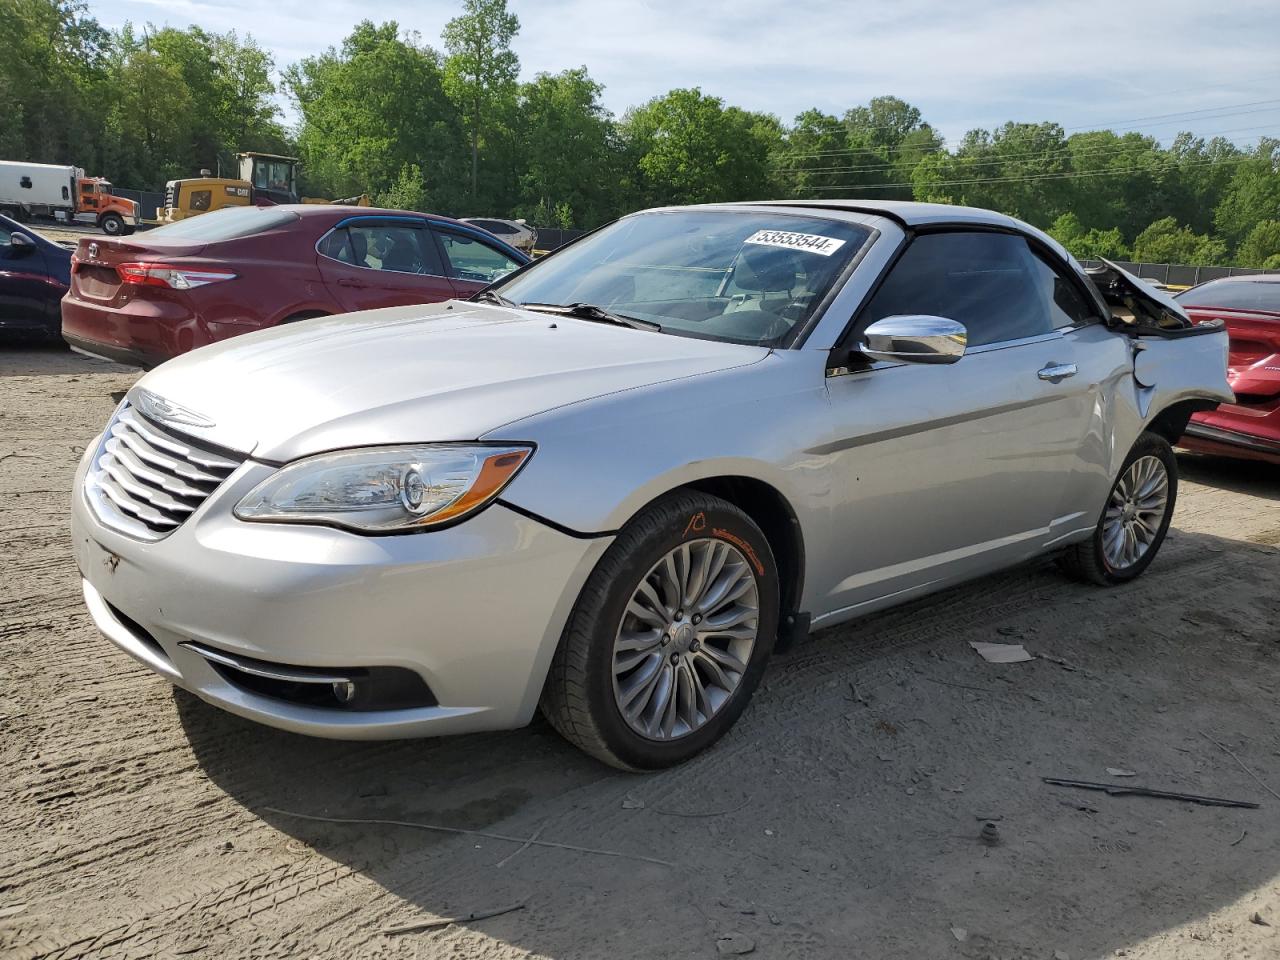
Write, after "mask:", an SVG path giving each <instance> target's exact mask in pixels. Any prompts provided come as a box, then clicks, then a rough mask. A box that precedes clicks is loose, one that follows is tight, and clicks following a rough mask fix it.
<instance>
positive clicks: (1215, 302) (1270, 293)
mask: <svg viewBox="0 0 1280 960" xmlns="http://www.w3.org/2000/svg"><path fill="white" fill-rule="evenodd" d="M1177 301H1178V303H1180V304H1182V306H1183V307H1218V308H1219V309H1222V310H1266V311H1269V312H1271V313H1280V280H1211V281H1210V282H1209V283H1202V284H1200V286H1198V287H1192V288H1191V289H1190V290H1187V291H1184V292H1183V293H1180V294H1178V296H1177Z"/></svg>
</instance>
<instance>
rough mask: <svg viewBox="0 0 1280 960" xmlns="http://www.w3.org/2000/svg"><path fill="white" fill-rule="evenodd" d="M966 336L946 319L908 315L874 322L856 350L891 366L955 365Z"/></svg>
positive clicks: (961, 352)
mask: <svg viewBox="0 0 1280 960" xmlns="http://www.w3.org/2000/svg"><path fill="white" fill-rule="evenodd" d="M968 340H969V334H968V331H967V330H966V329H965V326H964V324H963V323H958V322H956V321H955V320H949V319H947V318H946V317H935V316H926V315H922V314H911V315H904V316H894V317H885V318H884V319H883V320H877V321H876V322H875V323H873V324H871V326H869V327H867V329H866V330H865V331H864V332H863V334H862V344H861V346H859V348H858V350H859V352H860V353H862V354H863V355H864V356H867V357H870V358H871V359H873V360H887V361H890V362H893V363H955V362H956V361H957V360H959V359H960V358H961V357H963V356H964V350H965V346H966V345H967V344H968Z"/></svg>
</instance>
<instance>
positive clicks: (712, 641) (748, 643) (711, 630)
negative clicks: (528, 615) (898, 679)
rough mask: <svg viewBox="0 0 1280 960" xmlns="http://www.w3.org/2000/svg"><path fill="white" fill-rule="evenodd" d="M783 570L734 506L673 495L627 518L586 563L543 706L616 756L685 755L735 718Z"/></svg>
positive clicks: (647, 765)
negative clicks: (594, 560)
mask: <svg viewBox="0 0 1280 960" xmlns="http://www.w3.org/2000/svg"><path fill="white" fill-rule="evenodd" d="M778 596H779V594H778V572H777V567H776V566H775V564H774V558H773V553H772V551H771V550H770V549H769V543H768V541H767V540H766V539H765V536H764V534H763V533H762V532H761V530H760V528H759V527H758V526H756V524H755V523H754V522H753V521H752V520H751V518H750V517H748V516H747V515H746V514H745V513H743V512H742V511H741V510H739V509H738V508H737V507H735V506H733V505H732V504H730V503H728V502H727V501H724V500H721V499H719V498H718V497H712V496H707V495H705V494H694V493H687V494H677V495H674V496H671V497H668V498H666V499H664V500H661V501H659V502H658V503H656V504H654V505H653V506H651V507H649V508H648V509H647V510H645V512H644V513H642V514H641V515H640V516H638V517H636V518H635V519H634V520H632V521H631V522H630V523H629V524H627V526H626V527H625V528H624V529H623V530H622V532H621V533H620V534H619V535H618V539H617V540H616V541H614V543H613V545H612V546H610V548H609V550H608V551H607V552H606V553H605V555H604V557H602V558H601V560H600V563H599V564H598V565H597V566H596V569H595V570H594V571H592V573H591V576H590V577H589V578H588V580H587V583H586V585H585V586H584V587H583V590H582V593H581V595H580V596H579V597H578V602H577V605H576V606H575V607H574V611H573V613H572V615H571V616H570V619H569V623H568V626H567V627H566V628H565V633H564V636H563V638H562V639H561V642H560V647H559V649H558V650H557V651H556V655H555V659H554V660H553V662H552V665H551V670H550V673H549V675H548V677H547V683H546V686H545V687H544V689H543V694H542V703H541V706H542V711H543V713H544V714H545V715H546V716H547V718H548V720H550V722H551V724H552V726H554V727H555V728H556V729H557V730H558V731H559V732H560V733H561V734H562V735H563V736H564V737H565V738H566V739H567V740H569V741H570V742H571V743H573V744H575V745H576V746H578V747H580V748H582V749H583V750H585V751H586V752H587V753H590V754H591V755H592V756H594V757H597V758H598V759H600V760H603V761H604V762H605V763H608V764H610V765H612V766H615V767H620V768H622V769H629V770H652V769H658V768H661V767H668V766H672V765H674V764H677V763H682V762H684V761H685V760H688V759H689V758H690V757H692V756H694V755H695V754H697V753H699V752H700V751H702V750H704V749H706V748H707V747H709V746H710V745H711V744H712V743H714V742H715V741H716V740H718V739H719V738H720V737H721V736H723V735H724V733H725V732H726V731H727V730H728V729H729V728H730V727H731V726H733V723H734V721H736V720H737V718H738V716H739V715H740V714H741V713H742V711H743V710H744V709H745V708H746V705H747V701H748V700H750V698H751V694H752V692H753V691H754V690H755V688H756V685H757V684H758V683H759V682H760V677H761V675H762V674H763V672H764V668H765V663H766V662H767V660H768V658H769V653H770V652H771V651H772V649H773V643H774V639H775V637H776V634H777V629H778Z"/></svg>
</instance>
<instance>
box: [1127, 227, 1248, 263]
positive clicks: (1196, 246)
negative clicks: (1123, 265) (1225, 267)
mask: <svg viewBox="0 0 1280 960" xmlns="http://www.w3.org/2000/svg"><path fill="white" fill-rule="evenodd" d="M1133 256H1134V259H1135V260H1138V261H1141V262H1143V263H1187V264H1191V265H1192V266H1197V267H1207V266H1216V265H1218V264H1221V263H1224V262H1225V261H1226V258H1227V246H1226V244H1225V243H1223V242H1222V241H1221V240H1219V239H1217V238H1216V237H1210V236H1207V235H1205V234H1198V233H1195V232H1193V231H1192V230H1191V228H1190V227H1186V226H1179V225H1178V221H1176V220H1175V219H1173V217H1165V218H1163V219H1161V220H1157V221H1156V222H1155V223H1153V224H1151V226H1149V227H1147V229H1145V230H1143V231H1142V232H1141V233H1140V234H1138V236H1137V239H1135V240H1134V241H1133Z"/></svg>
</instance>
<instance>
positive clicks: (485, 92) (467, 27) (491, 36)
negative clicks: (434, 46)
mask: <svg viewBox="0 0 1280 960" xmlns="http://www.w3.org/2000/svg"><path fill="white" fill-rule="evenodd" d="M519 30H520V20H519V18H518V17H516V15H515V14H514V13H511V12H510V11H508V10H507V0H463V12H462V14H461V15H460V16H457V17H454V18H453V19H452V20H450V21H449V22H448V23H447V24H445V27H444V45H445V49H446V50H448V51H449V57H448V59H447V60H446V61H445V83H446V84H447V87H448V90H449V96H450V97H452V98H453V102H454V103H455V104H457V105H458V109H459V111H460V112H461V114H462V120H463V124H464V125H465V126H466V129H467V136H468V138H469V140H470V143H471V197H472V199H473V200H474V199H476V198H477V196H478V190H479V164H480V144H481V141H493V140H494V139H495V138H496V137H501V135H502V132H503V130H504V126H505V124H504V121H507V120H509V118H510V112H511V111H510V108H511V106H512V105H513V104H514V102H515V94H516V77H517V75H518V74H519V72H520V60H519V58H517V57H516V54H515V51H514V50H512V49H511V41H512V40H513V39H514V38H515V35H516V34H517V33H518V32H519Z"/></svg>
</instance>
